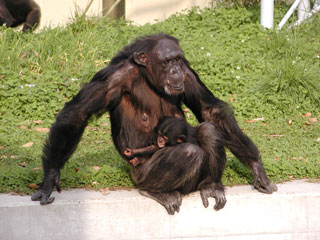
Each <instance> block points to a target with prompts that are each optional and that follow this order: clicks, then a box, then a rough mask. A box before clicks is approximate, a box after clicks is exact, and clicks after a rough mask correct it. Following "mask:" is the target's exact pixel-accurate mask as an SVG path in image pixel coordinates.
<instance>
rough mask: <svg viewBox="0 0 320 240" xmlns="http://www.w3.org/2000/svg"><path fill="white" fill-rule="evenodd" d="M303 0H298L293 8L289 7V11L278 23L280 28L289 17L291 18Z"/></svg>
mask: <svg viewBox="0 0 320 240" xmlns="http://www.w3.org/2000/svg"><path fill="white" fill-rule="evenodd" d="M300 2H301V0H296V1H295V2H294V3H293V4H292V6H291V8H290V9H289V11H288V12H287V13H286V15H284V17H283V18H282V20H281V22H280V23H279V25H278V29H281V28H282V27H283V25H284V24H285V23H286V22H287V21H288V19H289V18H290V16H291V15H292V13H293V12H294V10H296V8H297V7H298V5H299V4H300Z"/></svg>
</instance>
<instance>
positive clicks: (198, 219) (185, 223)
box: [0, 180, 320, 240]
mask: <svg viewBox="0 0 320 240" xmlns="http://www.w3.org/2000/svg"><path fill="white" fill-rule="evenodd" d="M277 186H278V191H277V192H276V193H273V194H271V195H269V194H262V193H259V192H257V191H256V190H254V189H252V187H251V186H236V187H228V188H227V189H226V197H227V204H226V206H225V207H224V208H223V209H222V210H220V211H214V210H213V205H214V199H211V201H210V205H209V207H208V208H204V207H203V205H202V201H201V198H200V194H199V192H195V193H192V194H190V195H188V196H185V197H184V198H183V201H182V206H181V208H180V212H179V213H176V214H175V215H174V216H169V215H168V214H167V212H166V210H165V209H164V208H163V207H162V206H161V205H160V204H158V203H157V202H155V201H153V200H151V199H148V198H146V197H143V196H141V195H139V193H138V192H137V191H136V190H131V191H129V190H117V191H110V192H108V193H107V194H105V195H103V194H102V193H101V192H95V191H88V190H83V189H76V190H71V191H63V192H62V194H58V193H57V192H54V193H53V196H55V197H56V200H55V201H54V203H53V204H51V205H47V206H40V205H39V203H38V202H32V201H31V200H30V196H15V195H9V194H0V239H6V240H16V239H33V240H40V239H50V240H55V239H59V240H61V239H68V240H73V239H77V240H82V239H83V240H96V239H171V238H174V239H218V240H219V239H224V240H229V239H230V240H234V239H237V240H251V239H252V240H253V239H254V240H265V239H266V240H271V239H272V240H274V239H311V240H316V239H317V240H319V239H320V184H319V183H311V182H308V181H306V180H296V181H292V182H287V183H283V184H278V185H277Z"/></svg>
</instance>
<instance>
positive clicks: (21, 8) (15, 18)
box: [0, 0, 41, 32]
mask: <svg viewBox="0 0 320 240" xmlns="http://www.w3.org/2000/svg"><path fill="white" fill-rule="evenodd" d="M40 17H41V12H40V7H39V5H38V4H37V3H35V2H34V1H33V0H0V25H4V24H6V26H7V27H17V26H19V25H21V24H23V23H24V25H23V27H22V31H23V32H27V31H31V30H34V29H35V28H36V27H37V26H38V25H39V23H40Z"/></svg>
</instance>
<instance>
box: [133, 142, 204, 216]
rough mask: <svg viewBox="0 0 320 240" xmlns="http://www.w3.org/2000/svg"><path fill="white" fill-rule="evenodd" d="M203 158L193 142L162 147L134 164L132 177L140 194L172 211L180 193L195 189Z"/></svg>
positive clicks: (177, 209) (174, 209)
mask: <svg viewBox="0 0 320 240" xmlns="http://www.w3.org/2000/svg"><path fill="white" fill-rule="evenodd" d="M202 159H203V152H202V150H201V149H200V147H199V146H197V145H194V144H190V143H181V144H178V145H177V146H172V147H165V148H163V149H161V150H159V151H157V152H156V153H155V154H153V155H152V157H151V158H150V159H148V160H147V161H146V162H145V163H143V164H141V165H139V166H137V167H136V168H133V169H132V175H133V179H134V180H135V181H136V183H137V186H138V188H139V189H140V193H141V194H142V195H144V196H147V197H150V198H152V199H154V200H156V201H158V202H159V203H160V204H162V205H163V206H164V207H165V208H166V210H167V211H168V213H169V214H171V215H173V214H174V213H175V211H176V212H178V211H179V207H180V205H181V193H189V192H191V191H194V190H196V186H197V181H198V178H199V174H200V167H201V164H202Z"/></svg>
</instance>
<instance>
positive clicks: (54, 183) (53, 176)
mask: <svg viewBox="0 0 320 240" xmlns="http://www.w3.org/2000/svg"><path fill="white" fill-rule="evenodd" d="M54 187H56V188H57V191H58V192H59V193H60V192H61V188H60V170H58V169H51V170H50V171H49V173H48V174H47V175H46V176H45V178H44V180H43V183H42V184H41V185H40V188H39V190H38V191H36V192H35V193H34V194H33V195H32V197H31V200H32V201H40V204H41V205H47V204H50V203H52V202H53V201H54V199H55V198H54V197H50V195H51V193H52V190H53V188H54Z"/></svg>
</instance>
